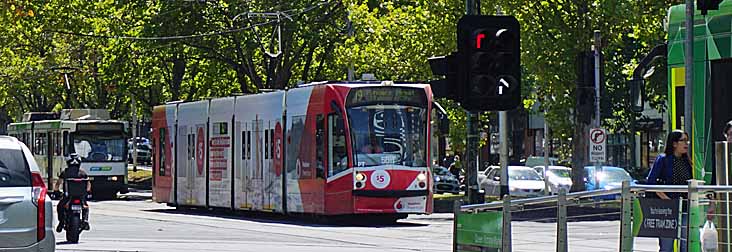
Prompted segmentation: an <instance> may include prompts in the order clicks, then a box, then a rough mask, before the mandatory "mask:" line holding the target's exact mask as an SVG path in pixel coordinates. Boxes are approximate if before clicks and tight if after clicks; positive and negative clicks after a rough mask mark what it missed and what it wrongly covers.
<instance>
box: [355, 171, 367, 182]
mask: <svg viewBox="0 0 732 252" xmlns="http://www.w3.org/2000/svg"><path fill="white" fill-rule="evenodd" d="M356 181H360V182H364V181H366V175H365V174H363V173H361V172H356Z"/></svg>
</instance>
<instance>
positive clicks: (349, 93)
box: [153, 82, 434, 218]
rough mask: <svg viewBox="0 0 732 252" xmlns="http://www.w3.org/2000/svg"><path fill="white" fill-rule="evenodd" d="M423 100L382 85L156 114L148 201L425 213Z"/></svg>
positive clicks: (426, 113)
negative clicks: (151, 196) (151, 176)
mask: <svg viewBox="0 0 732 252" xmlns="http://www.w3.org/2000/svg"><path fill="white" fill-rule="evenodd" d="M431 111H432V92H431V90H430V87H429V85H426V84H395V83H392V82H357V83H353V82H351V83H337V82H322V83H313V84H308V85H303V86H300V87H298V88H294V89H290V90H287V91H275V92H269V93H262V94H253V95H246V96H236V97H226V98H216V99H210V100H203V101H195V102H185V103H177V104H167V105H161V106H156V107H155V108H154V110H153V128H154V132H153V141H154V144H155V152H154V153H155V155H154V168H153V170H154V182H153V185H154V186H153V198H154V200H155V201H156V202H161V203H168V204H169V205H175V206H189V207H207V208H208V207H213V208H228V209H235V210H249V211H270V212H280V213H285V214H288V213H308V214H319V215H349V214H387V216H394V217H400V218H403V217H405V216H406V214H409V213H417V214H429V213H431V212H432V176H431V172H430V168H429V165H428V164H430V163H431V162H432V160H431V158H430V144H431V143H430V139H431V138H430V136H431V134H432V133H431V131H433V130H434V129H433V128H432V127H431V124H430V121H431V120H432V119H431V117H432V113H431Z"/></svg>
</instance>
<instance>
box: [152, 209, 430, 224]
mask: <svg viewBox="0 0 732 252" xmlns="http://www.w3.org/2000/svg"><path fill="white" fill-rule="evenodd" d="M143 211H148V212H156V213H165V214H176V215H191V216H208V217H217V218H224V219H232V220H245V221H253V222H259V223H270V224H288V225H299V226H308V227H376V228H379V227H421V226H428V225H427V224H422V223H413V222H410V221H409V220H399V221H396V222H395V221H394V220H393V219H391V218H388V217H385V216H362V215H343V216H319V215H313V214H297V215H283V214H279V213H267V212H251V211H232V210H227V209H204V208H183V207H178V208H176V209H150V210H143Z"/></svg>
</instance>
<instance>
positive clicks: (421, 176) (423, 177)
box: [417, 173, 427, 182]
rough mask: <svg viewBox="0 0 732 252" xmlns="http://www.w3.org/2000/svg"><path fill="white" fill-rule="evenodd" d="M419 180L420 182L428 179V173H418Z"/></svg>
mask: <svg viewBox="0 0 732 252" xmlns="http://www.w3.org/2000/svg"><path fill="white" fill-rule="evenodd" d="M417 180H418V181H419V182H424V181H425V180H427V175H424V173H420V174H419V175H417Z"/></svg>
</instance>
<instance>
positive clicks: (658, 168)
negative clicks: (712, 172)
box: [647, 130, 693, 252]
mask: <svg viewBox="0 0 732 252" xmlns="http://www.w3.org/2000/svg"><path fill="white" fill-rule="evenodd" d="M688 153H689V135H687V134H686V132H684V131H681V130H674V131H672V132H671V133H669V134H668V138H667V139H666V149H665V150H664V154H661V155H659V156H658V158H656V161H655V162H653V167H652V168H651V171H650V172H649V173H648V178H647V181H648V184H651V185H688V183H689V182H688V180H690V179H692V178H693V176H692V168H691V161H690V159H689V155H688ZM656 194H657V195H658V197H659V198H661V199H666V200H668V199H679V198H687V196H686V194H684V193H664V192H656ZM684 209H686V205H683V209H682V211H681V212H682V213H683V212H687V211H685V210H684ZM687 223H688V216H687V215H682V218H681V226H687V225H688V224H687ZM686 237H687V234H686V232H683V231H682V232H681V238H682V239H681V241H680V243H681V248H680V250H679V251H686ZM658 245H659V247H660V249H659V251H660V252H666V251H668V252H673V251H674V248H673V246H674V239H673V238H658Z"/></svg>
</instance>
